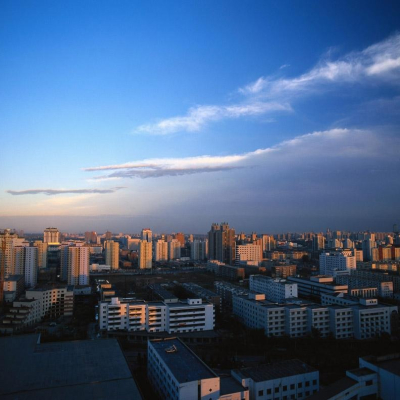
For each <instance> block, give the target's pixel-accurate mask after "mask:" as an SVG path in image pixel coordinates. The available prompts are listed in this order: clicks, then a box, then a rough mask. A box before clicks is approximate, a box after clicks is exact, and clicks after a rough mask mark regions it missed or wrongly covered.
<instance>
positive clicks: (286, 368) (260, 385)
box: [231, 360, 319, 400]
mask: <svg viewBox="0 0 400 400" xmlns="http://www.w3.org/2000/svg"><path fill="white" fill-rule="evenodd" d="M231 374H232V376H233V377H234V378H235V379H236V380H237V381H238V382H240V383H241V384H242V386H243V387H248V388H249V391H250V399H251V400H297V399H305V398H307V397H309V396H311V395H312V394H314V393H316V392H318V390H319V372H318V371H317V370H316V369H314V368H312V367H310V366H308V365H307V364H304V363H303V362H302V361H300V360H286V361H281V362H277V363H273V364H271V365H265V366H259V367H257V368H242V369H240V370H233V371H232V372H231Z"/></svg>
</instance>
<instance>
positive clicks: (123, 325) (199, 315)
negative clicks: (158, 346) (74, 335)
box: [99, 297, 215, 333]
mask: <svg viewBox="0 0 400 400" xmlns="http://www.w3.org/2000/svg"><path fill="white" fill-rule="evenodd" d="M214 323H215V316H214V306H213V305H212V304H209V303H203V302H202V300H201V299H187V301H186V302H175V303H167V302H149V303H147V302H145V301H140V300H131V299H119V298H117V297H114V298H112V299H111V302H107V301H102V302H100V303H99V325H100V329H101V330H106V331H110V332H111V331H115V330H118V329H122V330H128V331H144V330H146V331H147V332H168V333H182V332H196V331H197V332H198V331H207V330H213V329H214Z"/></svg>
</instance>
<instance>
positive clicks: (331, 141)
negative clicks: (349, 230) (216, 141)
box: [84, 129, 379, 180]
mask: <svg viewBox="0 0 400 400" xmlns="http://www.w3.org/2000/svg"><path fill="white" fill-rule="evenodd" d="M334 146H336V147H337V148H336V149H335V151H334V152H332V148H333V147H334ZM376 146H378V147H379V141H378V139H377V137H376V136H375V135H374V134H372V133H371V132H368V131H363V130H356V129H352V130H349V129H332V130H329V131H321V132H313V133H309V134H306V135H302V136H298V137H295V138H293V139H291V140H287V141H283V142H281V143H279V144H278V145H276V146H273V147H269V148H264V149H257V150H255V151H252V152H248V153H243V154H233V155H227V156H209V155H205V156H199V157H185V158H160V159H147V160H141V161H137V162H131V163H125V164H117V165H106V166H99V167H90V168H85V169H84V170H85V171H88V172H93V171H113V172H112V173H111V174H106V175H101V176H96V177H95V178H94V179H99V180H101V179H109V178H110V177H112V178H117V177H119V178H160V177H164V176H179V175H192V174H198V173H204V172H217V171H229V170H232V169H238V168H240V169H242V168H248V167H256V166H259V165H263V164H265V159H266V157H271V156H272V155H273V154H275V153H285V152H286V153H292V152H298V154H296V157H297V158H299V157H300V156H301V155H302V154H308V155H309V154H312V152H313V151H318V152H320V153H325V152H328V154H327V155H326V157H329V155H330V154H335V155H337V153H338V152H339V150H338V149H340V154H341V156H344V157H360V156H369V157H373V156H374V154H375V151H376V148H377V147H376Z"/></svg>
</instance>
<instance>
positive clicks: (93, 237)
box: [85, 231, 97, 244]
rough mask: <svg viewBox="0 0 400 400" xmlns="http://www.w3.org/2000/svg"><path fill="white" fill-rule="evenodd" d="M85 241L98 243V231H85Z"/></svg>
mask: <svg viewBox="0 0 400 400" xmlns="http://www.w3.org/2000/svg"><path fill="white" fill-rule="evenodd" d="M85 242H86V243H87V244H96V243H97V233H96V232H94V231H91V232H85Z"/></svg>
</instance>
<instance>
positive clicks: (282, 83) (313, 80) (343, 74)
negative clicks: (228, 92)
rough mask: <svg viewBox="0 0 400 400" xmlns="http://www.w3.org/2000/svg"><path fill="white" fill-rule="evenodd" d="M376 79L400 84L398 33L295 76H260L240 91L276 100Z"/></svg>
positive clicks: (399, 42)
mask: <svg viewBox="0 0 400 400" xmlns="http://www.w3.org/2000/svg"><path fill="white" fill-rule="evenodd" d="M376 79H383V80H389V81H390V82H391V83H393V82H396V83H400V34H396V35H393V36H391V37H389V38H388V39H386V40H384V41H382V42H379V43H376V44H374V45H372V46H370V47H367V48H366V49H364V50H362V51H359V52H352V53H349V54H347V55H346V56H344V57H342V58H340V59H338V60H335V61H332V60H330V59H328V58H325V59H323V60H321V61H320V62H319V63H318V64H317V65H316V66H315V67H314V68H312V69H311V70H310V71H309V72H307V73H305V74H302V75H300V76H298V77H294V78H290V79H286V78H274V77H260V78H258V79H257V80H256V81H255V82H253V83H251V84H249V85H247V86H245V87H243V88H241V89H239V92H240V93H242V94H245V95H249V96H254V95H257V94H262V95H264V96H266V97H268V98H273V99H277V98H282V96H291V95H293V94H301V93H304V92H306V91H309V90H314V89H316V88H317V87H319V86H320V85H324V84H330V83H356V82H358V83H362V82H365V81H369V80H376Z"/></svg>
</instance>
